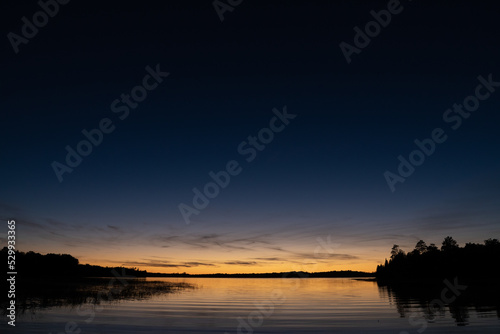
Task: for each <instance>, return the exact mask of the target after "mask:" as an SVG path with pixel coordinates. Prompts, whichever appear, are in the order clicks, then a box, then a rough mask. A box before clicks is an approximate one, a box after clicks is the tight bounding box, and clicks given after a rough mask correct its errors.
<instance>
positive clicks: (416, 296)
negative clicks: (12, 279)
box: [1, 278, 500, 334]
mask: <svg viewBox="0 0 500 334" xmlns="http://www.w3.org/2000/svg"><path fill="white" fill-rule="evenodd" d="M153 280H154V281H163V282H174V283H180V282H182V283H183V285H181V286H171V287H170V288H166V289H164V288H161V287H160V286H158V285H157V286H156V288H154V289H149V288H146V289H145V288H144V287H143V286H141V285H140V284H139V285H137V286H134V287H133V288H131V289H129V291H128V292H126V293H125V290H124V289H120V288H118V289H117V288H116V287H115V288H114V289H115V290H114V291H113V290H106V291H105V293H104V294H101V295H102V296H108V297H111V298H110V299H111V301H110V302H107V301H105V299H106V298H102V299H101V303H100V304H95V301H96V300H95V296H96V294H95V292H96V291H93V292H92V293H90V294H89V293H88V291H87V292H82V293H83V297H82V296H80V297H78V298H77V299H74V298H73V299H71V300H72V301H71V302H68V301H65V300H64V298H61V296H58V297H57V298H56V299H57V300H59V303H54V302H52V301H50V300H46V301H45V303H39V304H38V305H39V306H38V307H32V308H30V309H27V310H26V311H25V312H24V313H23V314H18V318H17V321H16V327H11V326H8V325H6V318H5V316H4V321H3V322H2V325H1V332H2V333H23V334H25V333H53V334H56V333H57V334H59V333H81V334H83V333H89V334H91V333H109V334H111V333H148V334H153V333H221V334H225V333H245V334H246V333H396V334H410V333H500V314H499V308H498V299H496V298H495V297H494V295H493V294H492V295H491V296H492V297H491V298H488V296H483V297H484V298H483V297H481V298H476V296H475V295H474V293H472V294H470V295H469V297H467V298H464V300H463V301H461V302H458V301H456V300H453V301H452V299H454V298H453V297H454V294H453V292H452V291H450V290H449V289H448V290H445V291H444V294H442V292H443V290H444V289H446V285H444V284H443V286H442V287H434V288H432V289H431V288H429V289H427V288H424V289H410V290H408V289H401V288H387V287H379V286H378V285H377V283H375V282H370V281H362V280H355V279H349V278H348V279H346V278H302V279H276V278H274V279H261V278H259V279H253V278H245V279H237V278H154V279H147V281H153ZM185 283H188V284H185ZM192 286H194V287H195V288H192ZM92 289H94V290H99V289H101V290H102V289H103V286H100V287H97V288H96V286H94V287H93V288H92ZM134 290H137V291H136V292H137V293H134ZM73 292H74V291H73ZM120 294H125V295H123V296H121V297H120ZM72 296H73V295H72ZM73 297H75V296H73ZM443 298H444V300H445V301H443Z"/></svg>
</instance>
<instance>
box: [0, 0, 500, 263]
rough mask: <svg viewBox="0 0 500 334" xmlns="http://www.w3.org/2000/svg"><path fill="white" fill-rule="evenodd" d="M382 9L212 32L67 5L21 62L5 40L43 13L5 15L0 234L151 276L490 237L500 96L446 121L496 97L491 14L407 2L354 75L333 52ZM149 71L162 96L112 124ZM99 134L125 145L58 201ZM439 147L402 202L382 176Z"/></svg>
mask: <svg viewBox="0 0 500 334" xmlns="http://www.w3.org/2000/svg"><path fill="white" fill-rule="evenodd" d="M387 4H388V1H341V2H333V1H332V2H326V1H243V2H241V4H239V5H238V6H236V7H234V10H233V11H232V12H229V11H227V12H225V13H224V21H222V22H221V21H220V19H219V17H218V15H217V13H216V10H215V9H214V7H213V3H212V2H211V1H194V2H193V1H191V2H182V1H176V2H174V1H165V2H152V1H142V2H140V3H137V2H127V1H125V2H117V3H116V4H102V3H101V2H97V1H90V2H88V1H87V2H77V1H74V2H73V1H70V2H69V3H68V4H65V5H60V8H59V12H58V13H57V14H55V15H54V17H51V18H49V20H48V23H47V24H46V25H45V26H42V27H40V28H39V31H38V33H37V34H36V36H34V37H32V38H30V39H29V42H28V43H27V44H20V45H19V46H18V48H19V52H18V53H15V52H14V49H13V47H12V45H11V43H10V42H9V38H8V34H9V33H10V32H13V33H15V34H18V35H21V34H22V32H21V28H22V26H23V21H22V20H21V18H22V17H23V16H26V17H27V18H28V19H29V20H31V21H32V17H33V14H35V13H36V12H37V11H40V10H41V9H40V7H39V5H38V4H37V2H36V1H24V2H23V3H22V4H21V3H18V2H17V1H12V0H8V1H4V2H3V3H2V5H1V12H2V13H3V14H2V15H3V16H4V18H3V19H2V20H1V27H2V30H3V32H4V36H6V37H5V38H4V43H3V44H2V45H3V50H2V53H1V57H2V62H1V69H2V80H1V81H0V85H1V89H2V92H3V94H2V97H3V98H2V101H1V105H2V113H1V115H2V116H1V122H0V126H1V131H2V138H3V140H2V142H1V144H0V145H1V146H0V152H1V154H2V164H1V166H0V171H1V175H2V187H1V188H2V191H1V193H0V213H1V217H2V219H12V218H14V219H16V220H18V225H19V226H20V227H19V230H20V231H19V236H18V240H19V246H20V248H21V249H22V250H30V249H33V250H35V251H40V252H57V253H60V252H65V253H71V254H73V255H75V256H78V257H80V258H81V259H82V260H83V261H88V262H94V263H97V262H100V263H120V264H134V265H139V266H141V267H144V268H148V269H152V268H156V269H155V270H159V271H161V270H166V271H169V270H170V271H171V270H176V268H177V269H179V270H181V271H184V268H188V271H189V270H191V271H192V272H196V271H198V272H213V271H245V270H246V271H254V272H255V271H267V270H271V269H270V268H278V267H279V268H285V267H286V266H289V265H291V263H295V264H299V265H305V263H308V264H309V265H310V264H311V263H314V264H317V265H319V267H318V268H319V269H328V268H330V269H337V268H341V269H345V268H359V269H363V270H373V269H374V266H375V265H376V263H378V261H382V260H383V257H384V256H387V253H388V252H389V250H390V247H391V246H392V244H393V243H398V244H400V245H401V246H402V247H403V248H405V247H406V248H408V249H411V248H412V247H413V246H414V244H415V243H416V242H417V241H418V240H419V239H420V238H423V239H424V240H426V241H428V242H429V243H430V242H434V243H437V244H439V243H440V242H441V241H442V239H443V238H444V237H445V236H446V235H452V236H454V237H455V238H456V239H457V240H458V241H459V243H462V244H463V243H465V242H467V241H473V242H482V240H484V239H486V238H488V237H498V234H499V232H500V212H499V210H498V207H499V205H498V204H499V199H500V196H499V195H500V192H499V191H498V189H499V185H500V178H499V173H498V171H499V167H500V159H499V157H498V146H499V143H500V137H499V131H498V127H499V124H500V123H499V120H500V114H499V110H500V95H498V94H500V91H496V92H491V94H490V96H489V97H488V98H486V99H485V100H484V101H480V105H479V108H478V109H477V110H476V111H474V112H471V115H470V117H469V118H467V119H463V122H462V124H461V126H460V127H459V128H458V129H456V130H453V129H452V128H451V127H450V126H451V125H453V123H446V122H445V121H444V120H443V114H444V113H445V111H446V110H447V109H449V108H452V106H453V104H454V103H456V104H461V103H463V101H464V99H465V98H466V97H467V96H470V95H474V94H475V89H476V87H477V86H478V84H480V81H478V79H477V78H478V76H482V77H484V78H488V75H491V77H492V80H493V81H495V82H496V81H500V67H499V59H500V48H499V47H498V43H497V39H498V36H499V33H500V27H499V26H498V14H497V13H498V6H495V5H493V4H491V2H472V1H453V2H452V1H448V2H441V3H440V4H436V3H434V2H431V1H414V2H408V1H401V3H400V7H399V8H401V10H400V12H399V14H393V15H392V18H391V22H390V23H389V24H388V25H387V26H386V27H383V28H381V31H380V33H379V34H378V35H376V36H374V37H373V38H372V39H371V41H370V43H369V45H368V46H366V47H365V48H363V49H362V50H361V52H360V53H359V54H353V55H352V61H351V62H350V63H349V64H348V63H347V61H346V59H345V57H344V55H343V53H342V50H341V48H340V47H339V44H340V43H341V42H346V43H349V44H351V45H354V41H353V39H354V37H355V31H354V30H353V28H354V27H356V26H357V27H360V28H361V29H364V27H365V24H366V23H368V22H369V21H372V20H373V17H372V15H371V14H370V11H371V10H374V11H376V12H379V11H380V10H383V9H386V8H387ZM157 64H159V65H158V66H159V67H160V69H161V71H165V72H169V73H170V74H169V76H168V77H165V78H164V79H163V82H161V83H159V85H158V87H157V88H156V89H153V90H151V91H148V92H147V97H146V98H145V99H144V101H142V102H140V103H139V105H138V106H137V107H136V108H135V109H131V108H130V113H129V115H128V117H126V118H125V119H123V120H120V119H119V116H120V115H121V113H114V112H113V111H112V109H111V104H112V102H113V101H114V100H115V99H120V95H121V94H130V92H131V90H132V89H133V88H134V87H135V86H137V85H141V84H142V82H143V78H144V76H145V75H146V74H148V72H147V71H146V69H145V68H146V67H147V66H150V67H151V68H153V69H154V68H155V67H156V66H157ZM485 89H487V88H483V90H482V91H481V92H487V90H485ZM492 89H494V87H493V88H492ZM499 89H500V88H499ZM121 105H123V104H121ZM284 106H286V108H287V111H288V113H290V114H294V115H297V117H296V118H294V119H293V120H291V121H290V124H288V125H287V126H286V127H285V129H284V130H283V131H282V132H279V133H275V134H274V139H273V140H272V142H270V143H269V144H267V145H266V148H265V149H264V150H263V151H261V152H259V153H258V155H257V157H256V159H255V160H253V161H252V162H246V161H245V156H242V155H240V154H239V153H238V145H240V143H241V142H243V141H246V140H248V139H247V137H248V136H249V135H257V134H258V132H259V131H260V130H261V129H262V128H265V127H268V126H269V121H270V119H271V118H272V117H273V116H274V114H273V112H272V110H273V108H276V109H278V110H280V111H282V110H283V107H284ZM104 118H109V119H110V120H111V122H112V124H113V125H114V126H115V129H114V131H113V132H112V133H109V134H104V135H103V139H102V143H101V144H100V145H98V146H97V147H94V148H93V150H92V153H91V154H89V155H88V156H87V157H83V159H82V162H81V164H79V165H78V166H77V167H75V168H74V169H73V171H72V173H65V174H64V175H63V182H59V180H58V177H57V176H56V174H55V172H54V170H53V168H52V166H51V164H53V162H54V161H57V162H59V163H61V164H64V163H65V161H64V160H65V157H66V150H65V147H66V146H67V145H69V146H70V147H72V148H74V149H76V146H77V144H78V143H79V142H80V141H81V140H84V139H85V137H84V136H83V135H82V133H81V131H82V130H84V129H87V130H89V131H90V130H91V129H94V128H96V127H98V126H99V122H100V121H101V120H102V119H104ZM435 128H442V129H443V131H444V132H445V134H446V135H447V136H448V137H447V140H446V141H445V142H444V143H442V144H437V145H436V149H435V152H434V153H433V154H432V155H431V156H429V157H426V159H425V162H424V163H423V164H422V165H421V166H418V167H416V169H415V171H414V172H413V174H412V175H411V176H409V177H408V178H407V179H406V181H405V182H404V183H397V184H396V185H395V189H396V190H395V191H394V192H392V191H391V189H390V187H389V186H388V184H387V182H386V179H385V177H384V172H386V171H387V170H388V171H391V172H392V173H397V169H398V164H399V161H398V156H399V155H402V156H403V157H405V158H406V159H408V156H409V155H410V153H411V152H412V151H413V150H415V149H416V146H415V144H414V143H413V141H414V140H415V139H420V140H423V139H424V138H429V137H430V136H431V132H432V131H433V129H435ZM230 160H236V161H238V162H239V163H240V166H241V167H242V172H241V173H240V174H239V175H237V176H234V177H232V179H231V181H230V184H229V185H228V186H227V187H226V188H225V189H221V190H220V193H219V194H218V196H216V197H215V198H214V199H211V200H210V204H209V205H208V206H207V208H205V209H203V210H200V211H201V212H200V214H199V215H193V216H192V217H191V224H189V225H187V224H185V222H184V220H183V217H182V215H181V213H180V212H179V208H178V205H179V204H180V203H185V204H187V205H191V206H192V199H193V191H192V189H193V188H194V187H197V188H198V189H202V188H203V186H204V185H205V184H206V183H207V182H209V181H211V179H210V177H209V175H208V173H209V172H210V171H219V170H221V169H223V168H225V166H226V163H227V162H228V161H230ZM326 236H330V237H331V240H334V241H335V245H336V249H335V252H334V253H332V254H330V255H332V256H331V258H327V259H320V260H318V259H317V258H316V259H315V258H314V251H315V248H316V246H317V244H318V241H317V238H318V237H323V238H325V237H326ZM2 238H3V239H5V233H4V234H3V237H2ZM2 241H4V240H2ZM89 249H91V250H89ZM200 250H201V251H202V252H201V253H200ZM132 253H133V254H134V255H133V256H132V255H131V254H132ZM120 254H126V256H125V255H123V256H122V255H120ZM307 254H310V255H309V256H308V255H307ZM264 258H265V259H267V260H262V259H264ZM159 259H160V260H159ZM258 259H260V260H258ZM271 259H275V260H271ZM236 261H243V262H245V263H247V265H246V267H245V268H244V267H243V265H241V266H234V267H230V265H228V264H225V263H226V262H227V263H233V262H234V263H235V262H236ZM294 261H295V262H294ZM301 261H304V262H301ZM195 262H196V263H198V264H199V265H193V263H195ZM189 263H191V265H189ZM202 263H204V264H206V266H204V265H202ZM208 264H213V265H214V266H210V265H208ZM176 265H178V266H177V267H175V266H176ZM162 268H163V269H162ZM164 268H170V269H164ZM171 268H174V269H171ZM233 268H234V269H233ZM305 269H310V267H306V268H305Z"/></svg>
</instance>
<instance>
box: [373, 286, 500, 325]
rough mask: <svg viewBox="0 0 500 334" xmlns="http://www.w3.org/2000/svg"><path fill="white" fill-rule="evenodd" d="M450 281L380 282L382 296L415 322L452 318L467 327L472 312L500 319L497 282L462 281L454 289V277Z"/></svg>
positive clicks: (483, 316)
mask: <svg viewBox="0 0 500 334" xmlns="http://www.w3.org/2000/svg"><path fill="white" fill-rule="evenodd" d="M448 282H449V283H450V284H445V283H443V284H441V285H440V284H428V285H417V284H409V285H404V284H399V285H398V284H396V285H394V284H392V285H378V289H379V294H380V297H381V298H385V299H388V300H389V302H390V304H391V305H393V306H395V308H396V310H397V312H398V314H399V316H400V317H402V318H403V317H404V318H412V319H413V321H415V319H417V318H418V317H421V318H423V319H425V320H426V321H427V322H428V323H434V322H436V321H438V320H439V319H444V318H446V317H451V318H452V319H453V320H454V323H455V324H456V325H457V326H467V325H469V324H470V318H471V316H470V312H471V311H474V312H475V313H476V316H477V317H478V318H494V317H497V318H499V319H500V288H499V287H498V286H497V285H495V284H475V285H468V286H467V285H462V284H461V285H460V286H461V289H458V290H457V289H454V288H453V287H454V285H455V284H454V282H453V280H449V281H448ZM454 290H455V291H454ZM447 314H448V315H447Z"/></svg>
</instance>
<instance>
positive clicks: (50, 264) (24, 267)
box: [0, 247, 147, 278]
mask: <svg viewBox="0 0 500 334" xmlns="http://www.w3.org/2000/svg"><path fill="white" fill-rule="evenodd" d="M0 256H1V258H2V259H5V262H4V263H7V256H8V249H7V247H4V248H3V249H2V250H1V251H0ZM15 261H16V271H17V273H18V274H19V278H43V277H59V278H65V277H68V278H69V277H113V276H114V274H113V272H116V275H118V274H119V275H121V276H135V277H146V276H147V272H146V270H139V269H137V268H125V267H102V266H94V265H89V264H85V265H83V264H80V263H79V261H78V259H77V258H75V257H73V256H71V255H69V254H46V255H42V254H40V253H36V252H33V251H29V252H26V253H24V252H20V251H16V255H15ZM9 271H11V270H9V269H7V272H9Z"/></svg>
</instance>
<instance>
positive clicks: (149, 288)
mask: <svg viewBox="0 0 500 334" xmlns="http://www.w3.org/2000/svg"><path fill="white" fill-rule="evenodd" d="M16 284H17V287H16V308H17V312H18V315H22V314H23V313H25V312H26V311H28V310H31V311H33V312H34V311H36V310H37V309H43V308H50V307H62V306H73V307H74V306H78V305H83V304H94V305H99V304H101V303H117V302H119V301H121V300H146V299H149V298H151V297H153V296H156V295H163V294H169V293H174V292H177V291H180V290H184V289H193V288H195V286H194V285H193V284H188V283H185V282H169V281H164V280H161V281H157V280H147V279H145V278H124V277H119V278H117V277H113V278H80V279H75V278H73V279H69V280H64V279H39V280H22V281H18V282H17V283H16ZM6 309H7V304H6V301H4V300H3V301H2V310H3V313H4V314H6V312H7V311H6Z"/></svg>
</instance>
